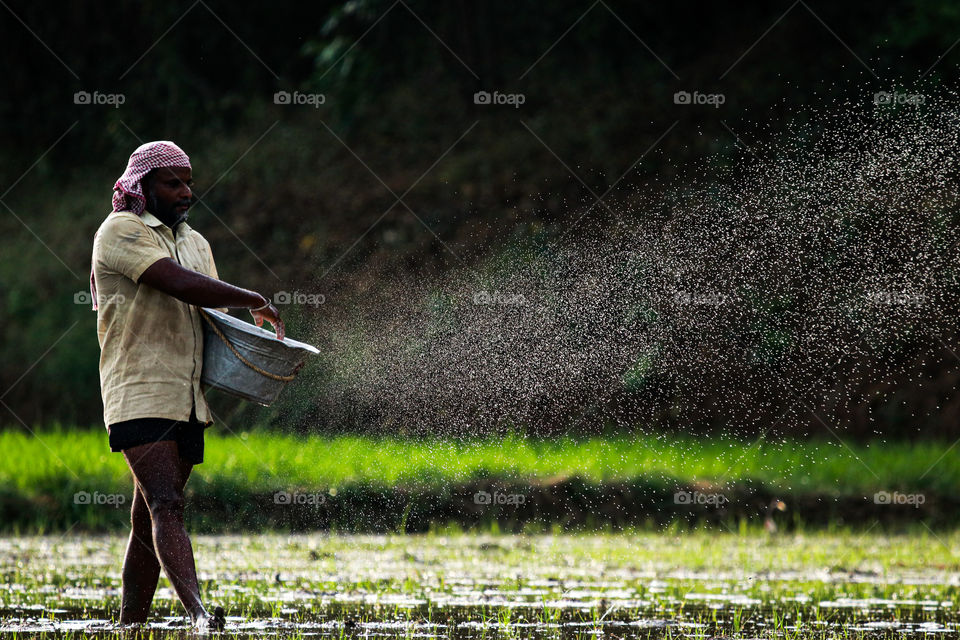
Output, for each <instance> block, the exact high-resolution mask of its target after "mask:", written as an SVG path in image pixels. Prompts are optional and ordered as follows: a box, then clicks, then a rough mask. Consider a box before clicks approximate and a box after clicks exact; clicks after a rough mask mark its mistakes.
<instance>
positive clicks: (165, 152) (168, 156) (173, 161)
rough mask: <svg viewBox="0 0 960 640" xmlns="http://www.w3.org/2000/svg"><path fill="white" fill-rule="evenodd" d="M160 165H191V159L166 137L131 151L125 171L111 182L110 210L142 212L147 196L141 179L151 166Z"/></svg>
mask: <svg viewBox="0 0 960 640" xmlns="http://www.w3.org/2000/svg"><path fill="white" fill-rule="evenodd" d="M160 167H186V168H188V169H189V168H190V158H188V157H187V154H185V153H184V152H183V149H181V148H180V147H178V146H177V145H175V144H173V143H172V142H170V141H169V140H158V141H156V142H148V143H147V144H144V145H140V146H139V147H137V150H136V151H134V152H133V153H132V154H130V160H129V162H127V170H126V171H124V172H123V175H122V176H120V179H119V180H117V183H116V184H115V185H113V210H114V211H130V212H132V213H135V214H137V215H140V214H141V213H143V206H144V204H145V203H146V197H145V196H144V195H143V187H142V186H141V185H140V181H141V180H143V176H145V175H147V173H149V172H150V170H152V169H159V168H160Z"/></svg>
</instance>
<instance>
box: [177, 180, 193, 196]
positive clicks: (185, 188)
mask: <svg viewBox="0 0 960 640" xmlns="http://www.w3.org/2000/svg"><path fill="white" fill-rule="evenodd" d="M177 195H178V196H179V197H180V199H181V200H188V199H190V198H191V197H192V196H193V191H191V190H190V187H188V186H187V185H186V184H184V183H182V182H181V183H180V193H178V194H177Z"/></svg>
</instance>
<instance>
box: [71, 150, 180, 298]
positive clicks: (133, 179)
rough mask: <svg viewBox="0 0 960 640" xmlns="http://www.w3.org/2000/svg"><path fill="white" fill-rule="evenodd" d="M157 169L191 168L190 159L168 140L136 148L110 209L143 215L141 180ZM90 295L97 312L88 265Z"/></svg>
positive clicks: (94, 291)
mask: <svg viewBox="0 0 960 640" xmlns="http://www.w3.org/2000/svg"><path fill="white" fill-rule="evenodd" d="M160 167H186V168H188V169H189V168H191V167H190V158H188V157H187V154H185V153H184V152H183V149H181V148H180V147H178V146H177V145H175V144H174V143H172V142H170V141H169V140H157V141H156V142H148V143H146V144H142V145H140V146H139V147H137V150H136V151H134V152H133V153H132V154H130V160H129V161H128V162H127V170H126V171H124V172H123V175H122V176H120V178H119V179H118V180H117V182H116V184H114V185H113V210H114V211H130V212H132V213H135V214H137V215H140V214H141V213H143V209H144V206H145V205H146V203H147V198H146V196H145V195H144V193H143V186H142V185H141V184H140V183H141V181H142V180H143V177H144V176H146V175H147V174H148V173H149V172H150V171H151V170H152V169H159V168H160ZM90 296H91V300H92V304H93V310H94V311H96V310H97V283H96V281H95V280H94V278H93V264H91V265H90Z"/></svg>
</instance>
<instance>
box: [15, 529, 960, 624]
mask: <svg viewBox="0 0 960 640" xmlns="http://www.w3.org/2000/svg"><path fill="white" fill-rule="evenodd" d="M125 543H126V540H125V537H123V536H108V537H102V536H83V535H77V534H76V533H70V534H67V535H66V536H26V537H5V538H0V571H2V574H3V581H2V587H0V637H2V638H4V639H10V638H26V637H37V636H43V637H69V638H83V637H121V636H123V637H154V638H174V637H180V636H182V635H183V634H184V632H185V631H187V630H188V629H189V627H188V625H187V619H186V618H185V617H184V616H183V615H182V613H183V612H182V610H181V609H180V606H179V604H178V603H177V602H176V600H175V599H174V596H173V593H172V591H171V590H170V588H169V584H168V583H167V581H166V579H165V578H163V579H161V584H160V588H159V589H158V591H157V596H156V598H155V600H154V608H153V612H152V616H151V621H150V622H149V623H148V624H147V625H146V626H144V627H141V628H138V629H133V630H131V629H124V628H121V627H120V626H118V625H117V624H115V622H114V620H115V619H116V616H117V615H118V610H119V602H120V563H121V560H122V555H123V549H124V546H125ZM958 543H960V535H957V534H954V533H941V532H938V533H934V532H932V531H926V530H920V531H919V532H916V533H915V534H913V535H883V534H879V533H877V532H875V531H873V532H870V531H868V532H866V533H863V534H856V533H810V534H796V535H793V534H791V535H784V536H778V535H776V534H773V535H769V534H766V533H764V532H762V531H760V532H740V533H733V532H728V531H720V530H718V531H712V532H708V531H698V532H691V533H677V532H665V533H661V534H657V533H621V534H613V535H589V536H575V535H556V536H552V535H536V536H523V535H517V536H499V535H470V534H462V533H453V534H451V535H439V534H433V535H425V536H401V535H396V536H348V535H328V534H324V535H296V536H287V535H276V534H270V535H249V536H247V535H245V536H215V537H211V536H208V537H202V536H201V537H198V538H197V539H195V541H194V549H195V551H196V554H197V558H198V565H199V567H198V568H199V571H200V576H201V581H202V585H203V592H204V596H205V599H206V601H207V603H208V604H209V605H213V604H222V605H223V606H224V607H225V608H226V610H227V616H228V617H227V630H226V632H225V635H226V636H227V637H241V638H246V637H277V638H301V637H319V638H330V637H333V638H341V637H389V638H393V637H403V638H434V637H436V638H488V637H489V638H493V637H510V638H526V637H531V638H589V637H606V638H640V637H643V638H648V637H655V638H680V637H683V638H696V639H704V640H706V639H707V638H717V637H736V638H758V637H763V638H814V637H815V638H832V637H871V638H872V637H909V636H917V637H919V636H920V635H928V634H929V635H936V636H938V637H940V636H946V637H956V636H957V635H958V630H960V614H958V604H960V603H958V594H960V561H958V558H957V556H956V554H955V553H954V551H953V550H954V549H957V548H958V546H957V545H958Z"/></svg>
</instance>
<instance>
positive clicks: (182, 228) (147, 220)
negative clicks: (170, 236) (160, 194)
mask: <svg viewBox="0 0 960 640" xmlns="http://www.w3.org/2000/svg"><path fill="white" fill-rule="evenodd" d="M140 219H141V220H143V222H144V224H146V225H147V226H150V227H154V228H156V227H165V228H166V229H167V230H168V231H171V232H173V229H170V227H167V225H165V224H164V223H163V222H161V221H160V218H158V217H157V216H155V215H153V214H152V213H150V212H149V211H147V210H146V209H144V210H143V212H142V213H141V214H140ZM187 231H190V225H188V224H187V221H186V220H184V221H183V222H181V223H180V224H178V225H177V235H179V234H181V233H184V232H187Z"/></svg>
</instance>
